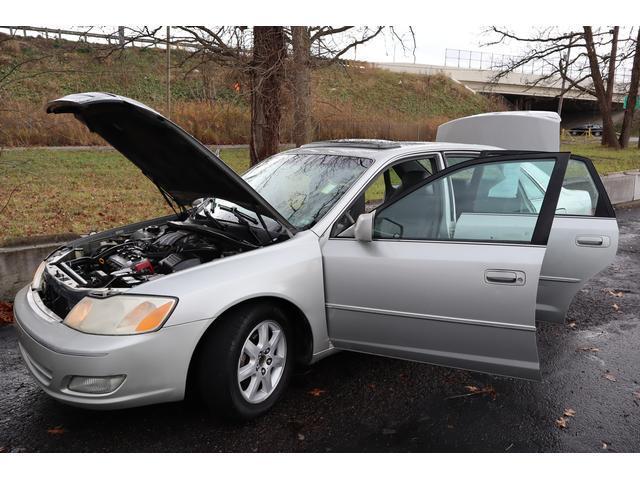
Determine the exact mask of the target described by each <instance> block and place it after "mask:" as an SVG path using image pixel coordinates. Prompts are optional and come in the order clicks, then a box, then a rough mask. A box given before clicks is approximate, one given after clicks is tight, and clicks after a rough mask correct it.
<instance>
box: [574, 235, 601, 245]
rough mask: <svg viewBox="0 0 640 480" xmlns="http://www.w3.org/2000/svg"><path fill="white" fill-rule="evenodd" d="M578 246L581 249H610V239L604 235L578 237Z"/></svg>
mask: <svg viewBox="0 0 640 480" xmlns="http://www.w3.org/2000/svg"><path fill="white" fill-rule="evenodd" d="M576 245H578V246H581V247H608V246H609V237H605V236H602V235H580V236H578V237H576Z"/></svg>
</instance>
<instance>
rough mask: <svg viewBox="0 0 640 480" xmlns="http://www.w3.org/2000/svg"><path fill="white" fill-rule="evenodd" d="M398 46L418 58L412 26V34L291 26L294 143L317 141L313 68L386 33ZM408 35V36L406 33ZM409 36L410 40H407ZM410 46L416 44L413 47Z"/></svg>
mask: <svg viewBox="0 0 640 480" xmlns="http://www.w3.org/2000/svg"><path fill="white" fill-rule="evenodd" d="M385 30H386V31H387V32H388V34H389V35H390V36H391V40H392V41H393V42H394V44H400V46H401V48H402V49H403V50H404V51H405V53H407V52H408V51H409V49H411V52H412V53H413V54H414V59H415V48H416V43H415V35H414V32H413V28H412V27H408V32H398V30H397V29H395V28H394V27H382V26H376V27H368V26H361V27H355V26H312V27H301V26H294V27H291V45H292V48H293V81H292V86H293V89H292V90H293V96H294V108H295V110H294V113H293V141H294V143H295V144H296V145H298V146H300V145H302V144H304V143H308V142H310V141H311V140H312V139H313V132H312V128H311V72H312V70H313V69H316V68H321V67H326V66H330V65H333V64H334V63H336V62H337V61H339V60H341V59H343V58H344V57H345V56H346V55H347V54H348V53H350V52H352V51H355V50H356V49H357V48H358V46H360V45H363V44H365V43H367V42H369V41H371V40H373V39H374V38H376V37H378V36H379V35H380V34H381V33H383V32H384V31H385ZM406 33H408V35H407V34H406ZM407 36H408V38H407ZM409 43H412V45H411V47H409Z"/></svg>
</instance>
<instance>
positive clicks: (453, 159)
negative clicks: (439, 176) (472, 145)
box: [445, 152, 479, 167]
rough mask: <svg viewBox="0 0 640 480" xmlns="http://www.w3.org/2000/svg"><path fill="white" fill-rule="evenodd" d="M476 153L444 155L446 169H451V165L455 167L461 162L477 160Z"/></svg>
mask: <svg viewBox="0 0 640 480" xmlns="http://www.w3.org/2000/svg"><path fill="white" fill-rule="evenodd" d="M478 156H479V154H478V153H469V152H465V153H445V159H446V162H447V167H451V166H453V165H457V164H459V163H462V162H466V161H467V160H473V159H474V158H478Z"/></svg>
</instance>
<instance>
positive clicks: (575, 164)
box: [556, 159, 598, 216]
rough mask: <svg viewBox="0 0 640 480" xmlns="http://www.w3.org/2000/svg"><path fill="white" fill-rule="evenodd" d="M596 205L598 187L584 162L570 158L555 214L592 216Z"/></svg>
mask: <svg viewBox="0 0 640 480" xmlns="http://www.w3.org/2000/svg"><path fill="white" fill-rule="evenodd" d="M596 205H598V189H597V188H596V186H595V184H594V183H593V178H592V177H591V175H590V174H589V170H588V169H587V166H586V165H585V163H584V162H583V161H581V160H575V159H570V160H569V162H568V164H567V173H565V176H564V182H563V183H562V190H560V198H559V199H558V206H557V207H556V215H589V216H593V215H595V212H596Z"/></svg>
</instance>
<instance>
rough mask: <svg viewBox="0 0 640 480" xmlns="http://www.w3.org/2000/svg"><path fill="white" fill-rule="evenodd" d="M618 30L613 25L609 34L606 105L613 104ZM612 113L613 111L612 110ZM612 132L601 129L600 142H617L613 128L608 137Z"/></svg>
mask: <svg viewBox="0 0 640 480" xmlns="http://www.w3.org/2000/svg"><path fill="white" fill-rule="evenodd" d="M619 32H620V27H618V26H615V27H613V33H612V36H611V53H610V54H609V68H608V72H607V88H606V94H607V99H606V102H607V105H612V104H613V91H614V89H615V85H616V57H617V56H618V34H619ZM612 113H613V112H612ZM611 134H612V132H610V131H609V130H608V129H607V130H603V131H602V144H603V145H613V144H617V143H618V139H617V137H616V133H615V130H614V131H613V137H610V135H611Z"/></svg>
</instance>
